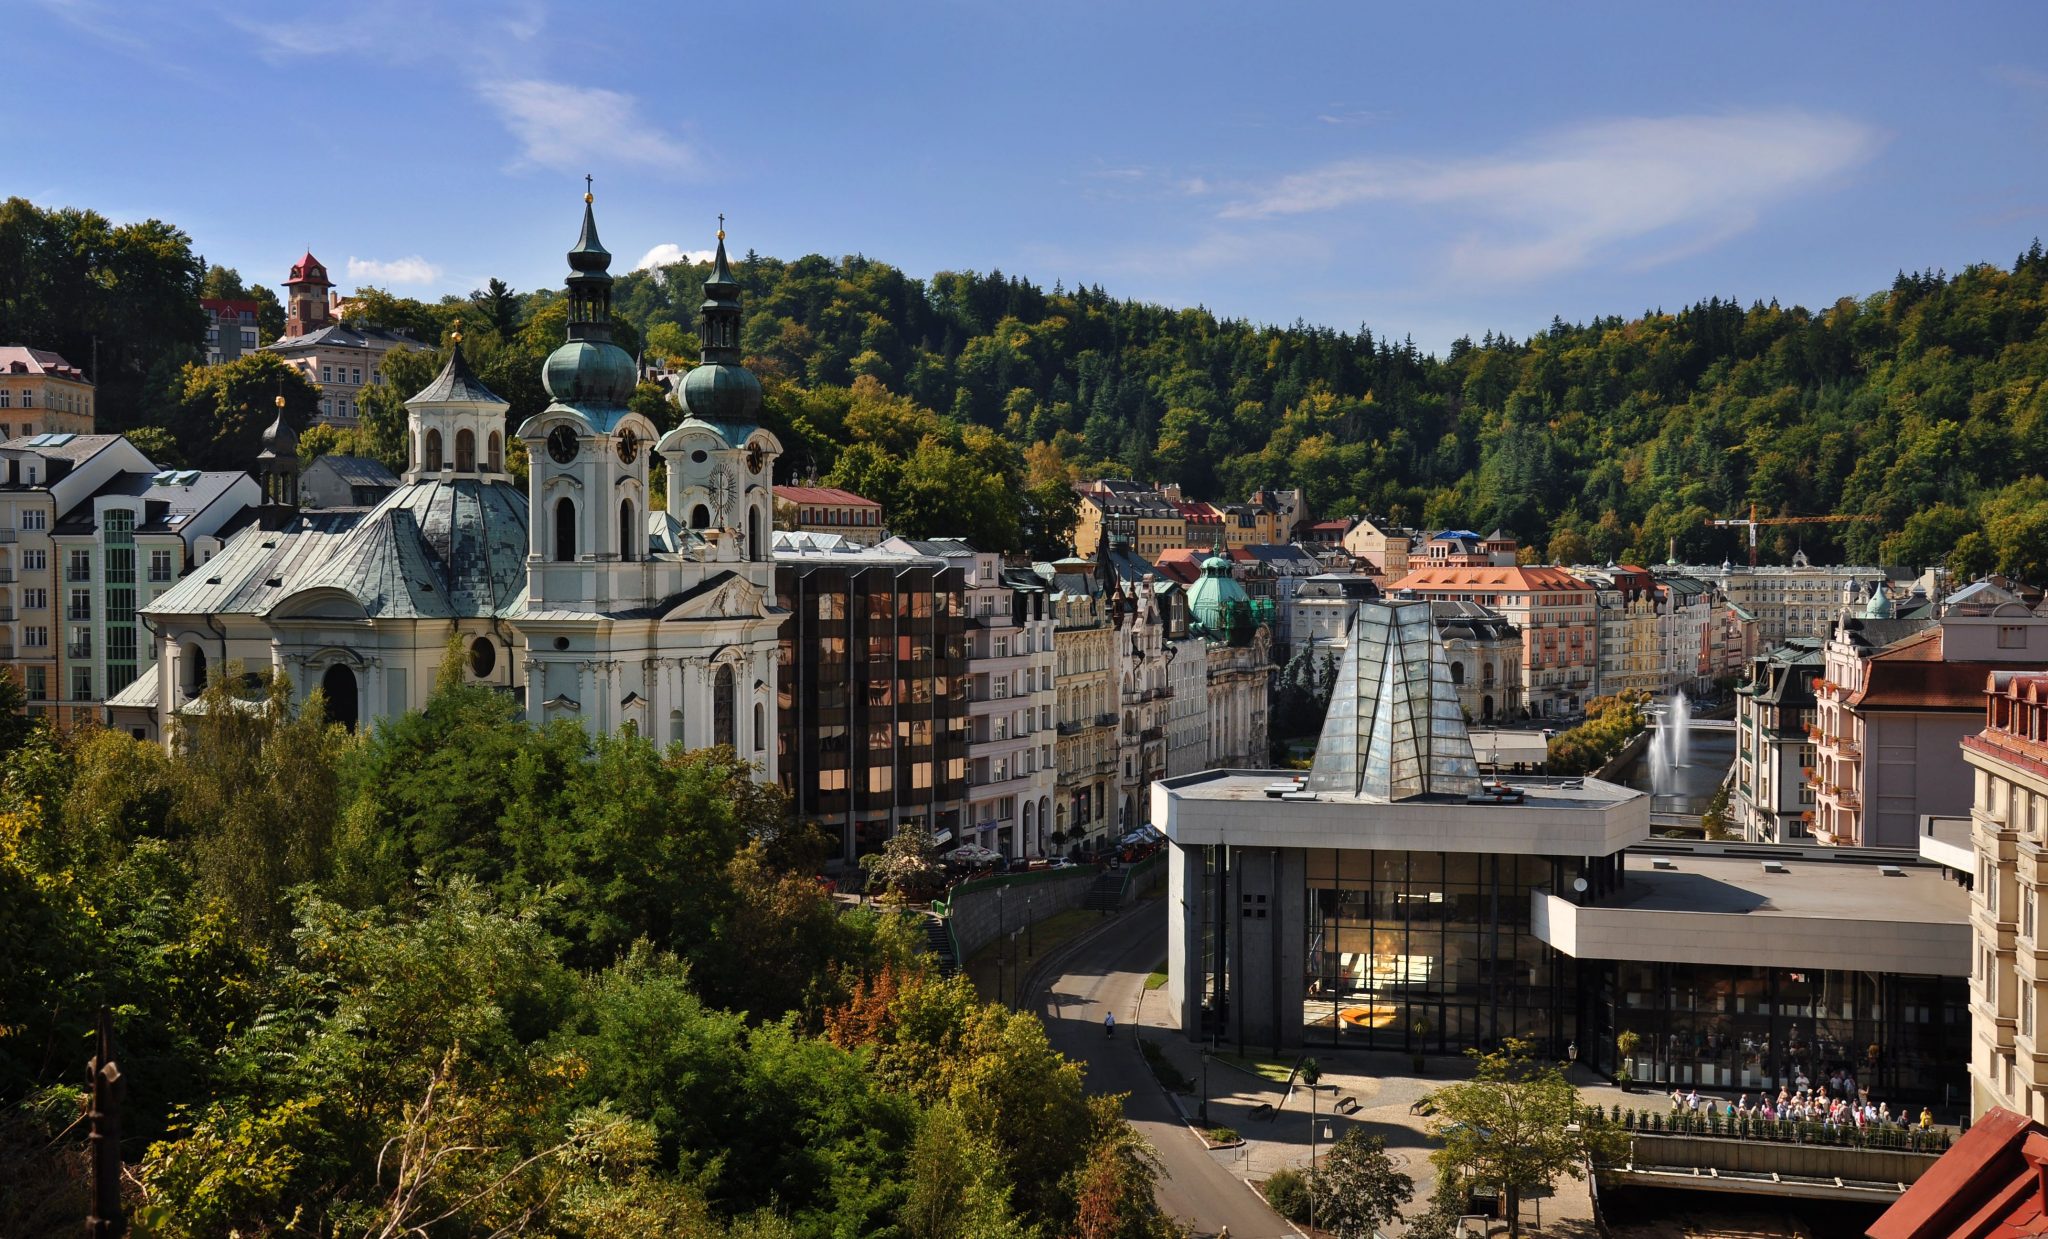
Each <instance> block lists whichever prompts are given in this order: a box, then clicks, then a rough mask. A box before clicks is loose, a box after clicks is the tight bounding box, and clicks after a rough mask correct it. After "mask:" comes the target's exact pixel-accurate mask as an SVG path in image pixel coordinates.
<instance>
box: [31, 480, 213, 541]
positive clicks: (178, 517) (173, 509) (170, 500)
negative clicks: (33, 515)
mask: <svg viewBox="0 0 2048 1239" xmlns="http://www.w3.org/2000/svg"><path fill="white" fill-rule="evenodd" d="M247 476H248V475H247V474H245V473H242V472H241V471H240V470H227V471H222V472H212V473H201V472H198V471H197V470H184V471H181V470H176V469H165V470H161V471H159V472H157V473H117V474H115V475H114V476H113V477H111V478H109V479H108V480H107V482H106V484H105V485H103V486H101V487H100V488H99V489H98V490H96V491H94V492H93V493H92V494H90V495H87V496H86V497H85V499H84V501H82V502H81V503H79V504H77V505H76V506H74V507H73V508H72V509H71V510H70V511H69V512H66V513H64V514H63V515H62V516H59V517H58V518H57V526H56V530H55V532H57V533H91V532H92V529H93V518H92V503H93V500H95V499H99V498H103V497H109V496H113V495H125V496H128V497H130V498H137V499H142V500H145V501H146V502H145V505H144V517H143V522H142V523H141V524H140V525H138V526H136V529H135V531H136V532H137V533H175V532H177V531H178V529H179V528H180V527H181V526H182V525H183V524H184V523H185V519H186V518H187V517H190V516H193V515H195V514H197V513H200V512H204V511H205V510H206V509H208V508H209V507H212V506H213V504H214V503H215V502H216V501H217V500H219V499H220V497H221V496H222V495H225V494H226V493H227V492H228V490H229V488H231V487H233V486H234V485H235V483H237V482H239V481H241V480H242V479H243V478H245V477H247ZM170 478H190V479H191V480H190V481H189V482H187V483H186V484H184V485H176V484H171V483H166V482H165V481H164V480H165V479H170Z"/></svg>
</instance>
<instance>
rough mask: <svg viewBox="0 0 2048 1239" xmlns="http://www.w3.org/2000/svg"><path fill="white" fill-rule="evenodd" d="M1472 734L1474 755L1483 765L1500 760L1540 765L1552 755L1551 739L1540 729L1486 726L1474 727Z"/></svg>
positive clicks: (1500, 761) (1507, 762)
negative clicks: (1506, 729)
mask: <svg viewBox="0 0 2048 1239" xmlns="http://www.w3.org/2000/svg"><path fill="white" fill-rule="evenodd" d="M1471 734H1472V756H1473V757H1475V758H1477V759H1478V760H1479V764H1480V765H1482V766H1490V765H1493V764H1495V763H1496V762H1499V763H1501V764H1504V765H1505V764H1509V763H1513V762H1518V761H1519V762H1527V763H1529V764H1530V765H1539V764H1541V763H1542V762H1544V761H1547V760H1548V759H1549V757H1550V741H1548V740H1545V739H1544V738H1543V733H1542V732H1540V731H1496V730H1489V729H1486V728H1477V729H1474V730H1473V732H1472V733H1471Z"/></svg>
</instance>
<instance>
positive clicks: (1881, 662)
mask: <svg viewBox="0 0 2048 1239" xmlns="http://www.w3.org/2000/svg"><path fill="white" fill-rule="evenodd" d="M2039 666H2040V664H2039V663H1946V662H1943V661H1941V629H1940V628H1938V627H1935V628H1924V629H1922V630H1920V631H1919V632H1916V633H1914V634H1913V635H1912V636H1910V637H1905V638H1902V639H1901V640H1899V641H1895V642H1893V643H1892V644H1891V645H1888V646H1886V647H1885V648H1884V649H1882V650H1879V651H1878V652H1877V653H1875V654H1872V655H1871V656H1870V661H1869V663H1868V668H1867V670H1866V671H1865V673H1864V676H1863V687H1862V688H1860V689H1858V690H1856V692H1855V693H1854V694H1853V695H1852V696H1851V697H1850V698H1849V704H1850V705H1851V706H1853V707H1856V708H1859V709H1870V710H1969V711H1972V712H1975V711H1981V710H1982V709H1983V708H1984V677H1985V675H1986V673H1988V672H1992V671H2013V670H2021V669H2035V668H2038V667H2039Z"/></svg>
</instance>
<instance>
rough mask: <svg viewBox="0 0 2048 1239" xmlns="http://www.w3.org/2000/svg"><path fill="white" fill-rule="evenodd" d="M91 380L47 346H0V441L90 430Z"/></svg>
mask: <svg viewBox="0 0 2048 1239" xmlns="http://www.w3.org/2000/svg"><path fill="white" fill-rule="evenodd" d="M92 419H93V385H92V382H91V380H89V379H87V378H86V377H85V372H84V371H82V370H80V369H79V368H78V367H77V366H74V365H72V364H71V363H70V362H68V361H66V360H64V358H63V356H62V355H60V354H57V353H53V352H51V351H49V350H48V349H41V348H28V347H25V346H23V345H19V344H9V345H0V441H4V440H6V439H11V438H23V439H25V438H28V437H29V436H30V435H37V434H45V433H51V432H58V433H63V434H80V435H89V434H91V433H92Z"/></svg>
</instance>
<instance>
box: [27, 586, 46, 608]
mask: <svg viewBox="0 0 2048 1239" xmlns="http://www.w3.org/2000/svg"><path fill="white" fill-rule="evenodd" d="M49 608H50V591H49V590H47V589H24V590H22V591H21V609H22V610H24V611H47V610H49Z"/></svg>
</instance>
